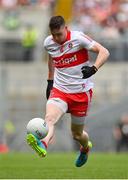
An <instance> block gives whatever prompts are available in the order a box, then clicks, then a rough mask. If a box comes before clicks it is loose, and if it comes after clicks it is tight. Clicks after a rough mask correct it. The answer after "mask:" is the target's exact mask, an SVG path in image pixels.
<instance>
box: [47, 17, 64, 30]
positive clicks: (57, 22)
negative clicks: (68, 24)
mask: <svg viewBox="0 0 128 180" xmlns="http://www.w3.org/2000/svg"><path fill="white" fill-rule="evenodd" d="M64 25H65V20H64V18H63V17H62V16H53V17H51V19H50V21H49V28H50V30H54V29H60V27H61V26H64Z"/></svg>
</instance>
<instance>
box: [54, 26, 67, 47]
mask: <svg viewBox="0 0 128 180" xmlns="http://www.w3.org/2000/svg"><path fill="white" fill-rule="evenodd" d="M51 34H52V36H53V39H54V40H55V41H56V42H57V43H59V44H62V43H63V42H64V41H65V40H66V36H67V27H66V26H61V28H60V29H54V30H52V31H51Z"/></svg>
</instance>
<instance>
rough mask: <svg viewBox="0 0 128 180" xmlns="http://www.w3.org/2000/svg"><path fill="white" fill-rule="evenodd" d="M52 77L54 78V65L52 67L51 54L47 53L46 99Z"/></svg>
mask: <svg viewBox="0 0 128 180" xmlns="http://www.w3.org/2000/svg"><path fill="white" fill-rule="evenodd" d="M53 78H54V67H53V61H52V58H51V56H50V55H49V60H48V80H47V82H48V84H47V89H46V97H47V99H48V98H49V95H50V91H51V89H52V87H53Z"/></svg>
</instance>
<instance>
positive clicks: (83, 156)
mask: <svg viewBox="0 0 128 180" xmlns="http://www.w3.org/2000/svg"><path fill="white" fill-rule="evenodd" d="M91 148H92V143H91V142H90V141H88V147H87V149H86V150H83V148H80V154H79V156H78V158H77V160H76V163H75V165H76V167H81V166H83V165H84V164H85V163H86V162H87V160H88V153H89V151H90V149H91Z"/></svg>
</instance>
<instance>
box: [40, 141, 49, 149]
mask: <svg viewBox="0 0 128 180" xmlns="http://www.w3.org/2000/svg"><path fill="white" fill-rule="evenodd" d="M41 142H42V143H43V145H44V146H45V148H46V149H47V148H48V145H47V144H46V142H45V141H41Z"/></svg>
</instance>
